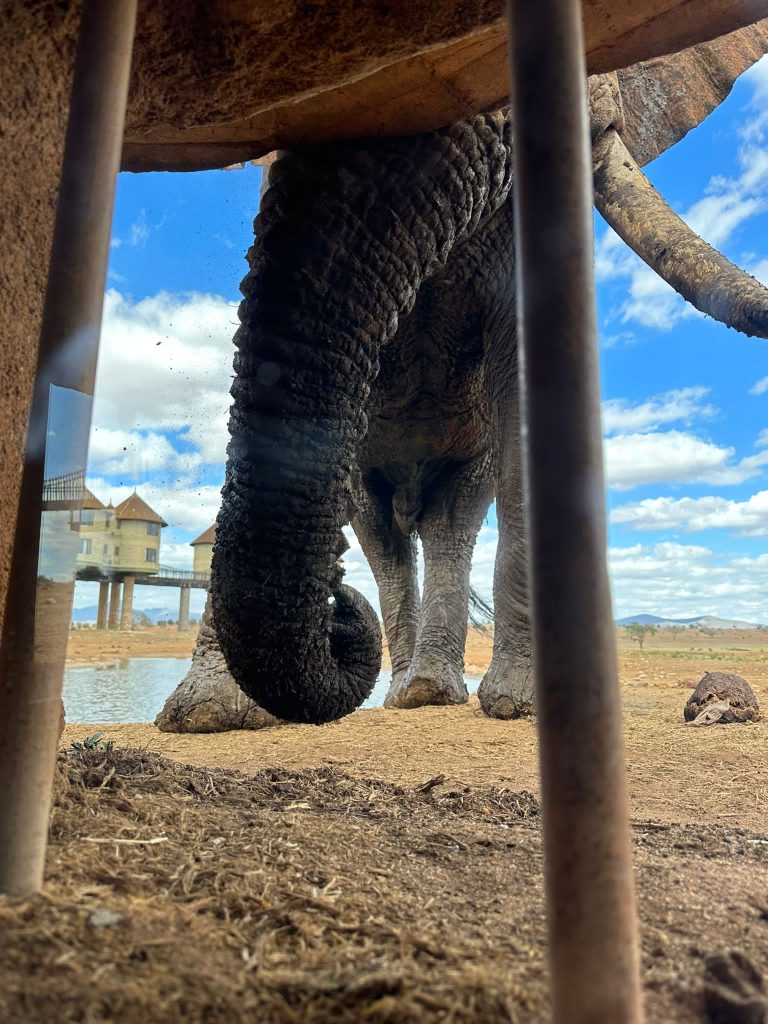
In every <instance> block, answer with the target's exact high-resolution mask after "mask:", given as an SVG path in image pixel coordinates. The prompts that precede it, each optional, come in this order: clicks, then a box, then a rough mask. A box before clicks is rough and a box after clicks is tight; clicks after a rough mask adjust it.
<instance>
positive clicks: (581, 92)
mask: <svg viewBox="0 0 768 1024" xmlns="http://www.w3.org/2000/svg"><path fill="white" fill-rule="evenodd" d="M510 42H511V62H512V97H513V99H512V102H513V113H514V171H515V217H516V250H517V268H518V270H517V278H518V304H519V305H518V309H519V316H518V324H519V330H520V344H521V353H522V360H521V361H522V364H523V373H522V381H523V383H522V402H523V423H524V428H523V433H524V447H525V466H526V482H527V520H528V535H529V544H530V562H529V573H530V583H531V607H532V616H533V647H534V664H535V671H536V695H537V696H536V699H537V715H538V727H539V737H540V763H541V792H542V811H543V823H544V850H545V879H546V894H547V914H548V926H549V944H550V970H551V979H552V995H553V1007H554V1020H555V1021H556V1024H596V1022H598V1021H600V1022H603V1021H605V1022H608V1021H610V1022H611V1024H639V1022H640V1021H641V1020H642V1016H643V1014H642V1005H641V989H640V982H639V956H638V943H637V922H636V912H635V897H634V887H633V879H632V859H631V841H630V829H629V812H628V801H627V792H626V768H625V761H624V746H623V737H622V728H621V703H620V695H619V686H618V673H617V661H616V650H615V638H614V627H613V615H612V610H611V595H610V589H609V584H608V573H607V567H606V531H605V496H604V489H603V463H602V439H601V429H600V404H599V379H598V359H597V328H596V315H595V297H594V279H593V229H592V223H593V220H592V218H593V211H592V184H591V182H592V176H591V168H590V141H589V126H588V121H587V102H586V67H585V59H584V40H583V31H582V24H581V3H579V2H578V0H537V2H536V3H531V2H530V0H510Z"/></svg>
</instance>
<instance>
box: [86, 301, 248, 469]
mask: <svg viewBox="0 0 768 1024" xmlns="http://www.w3.org/2000/svg"><path fill="white" fill-rule="evenodd" d="M236 326H237V312H236V304H235V303H230V302H227V301H226V300H225V299H223V298H220V297H219V296H215V295H200V294H194V293H192V294H188V295H171V294H168V293H164V292H161V293H159V294H157V295H154V296H150V297H148V298H145V299H142V300H141V301H139V302H132V301H131V300H130V299H129V298H126V297H125V296H123V295H121V294H120V293H119V292H117V291H115V290H109V291H108V292H107V295H106V300H105V308H104V320H103V327H102V345H101V354H100V358H99V367H98V374H97V380H96V401H95V403H94V415H93V419H94V429H93V431H92V434H91V452H92V465H93V468H94V469H97V470H99V471H100V472H120V473H123V474H129V473H131V472H133V475H134V476H137V475H141V474H143V473H144V472H146V471H147V470H149V469H152V468H154V467H156V466H159V465H161V464H162V465H163V466H164V467H165V468H167V469H168V470H169V471H173V470H174V469H177V468H186V469H187V470H189V471H191V470H192V469H193V468H194V467H195V466H196V465H219V464H221V465H223V463H224V460H225V451H226V445H227V440H228V433H227V421H228V417H229V406H230V398H229V387H230V384H231V379H232V355H233V352H234V349H233V345H232V335H233V333H234V330H235V328H236ZM164 434H170V435H171V436H170V437H163V436H162V435H164ZM121 439H122V443H121ZM110 447H111V449H112V463H111V464H110ZM123 449H125V451H124V450H123ZM171 449H172V450H173V451H175V452H176V454H175V455H171V453H170V450H171ZM105 467H108V468H105Z"/></svg>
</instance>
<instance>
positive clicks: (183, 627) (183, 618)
mask: <svg viewBox="0 0 768 1024" xmlns="http://www.w3.org/2000/svg"><path fill="white" fill-rule="evenodd" d="M179 590H180V593H179V627H178V628H179V632H180V633H185V632H186V631H187V630H188V629H189V587H180V588H179Z"/></svg>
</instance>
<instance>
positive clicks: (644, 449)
mask: <svg viewBox="0 0 768 1024" xmlns="http://www.w3.org/2000/svg"><path fill="white" fill-rule="evenodd" d="M604 451H605V462H606V483H607V485H608V486H609V487H613V488H614V489H616V490H619V491H625V490H629V489H630V488H632V487H637V486H639V485H641V484H654V483H709V484H721V485H724V486H726V485H733V484H739V483H743V481H745V480H748V479H749V478H750V477H753V476H755V475H757V474H758V473H759V472H760V470H761V469H762V467H763V466H764V465H766V464H768V451H765V452H759V453H758V454H757V455H750V456H747V457H746V458H744V459H741V461H739V462H736V463H734V462H732V461H731V459H732V458H733V455H734V450H733V448H724V447H722V446H720V445H717V444H713V443H712V442H710V441H703V440H702V439H701V438H698V437H695V436H694V435H693V434H689V433H685V432H683V431H679V430H667V431H659V432H657V433H649V434H638V433H633V434H618V435H617V436H615V437H609V438H608V439H607V440H606V441H605V447H604Z"/></svg>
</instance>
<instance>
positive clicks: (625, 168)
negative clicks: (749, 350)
mask: <svg viewBox="0 0 768 1024" xmlns="http://www.w3.org/2000/svg"><path fill="white" fill-rule="evenodd" d="M592 152H593V170H594V182H595V205H596V206H597V208H598V210H599V211H600V213H601V214H602V215H603V217H604V218H605V219H606V221H607V222H608V223H609V224H610V225H611V227H612V228H613V229H614V231H615V232H616V233H617V234H618V235H620V236H621V238H623V239H624V241H625V242H626V243H627V245H629V246H630V248H631V249H633V250H634V251H635V252H636V253H637V255H638V256H639V257H640V258H641V259H642V260H644V261H645V262H646V263H647V264H648V266H649V267H651V268H652V269H653V270H655V271H656V273H657V274H659V276H660V277H662V278H663V279H664V280H665V281H666V282H667V283H668V284H670V285H671V286H672V287H673V288H674V289H675V291H677V292H679V293H680V295H682V296H683V298H685V299H687V300H688V301H689V302H691V303H692V304H693V305H694V306H696V308H697V309H700V310H701V312H702V313H707V314H708V315H709V316H711V317H714V319H715V320H719V321H720V322H721V323H724V324H726V325H727V326H728V327H734V328H735V329H736V330H737V331H741V332H742V333H743V334H749V335H752V336H754V337H758V338H768V289H766V288H764V287H763V285H761V284H760V283H759V281H756V280H755V278H754V277H750V275H749V274H747V273H746V272H745V271H743V270H741V269H740V268H739V267H737V266H735V265H734V264H733V263H731V261H730V260H728V259H726V258H725V256H723V255H722V254H721V253H719V252H718V251H717V250H716V249H713V248H712V246H711V245H709V244H708V243H707V242H705V241H704V240H703V239H701V238H700V237H699V236H698V235H697V234H696V233H695V232H694V231H692V230H691V228H689V227H688V225H687V224H686V223H685V222H684V221H683V220H681V218H680V217H678V215H677V214H676V213H675V212H674V211H673V210H672V209H671V208H670V207H669V206H668V205H667V203H666V202H665V201H664V199H663V198H662V197H661V196H660V195H659V193H658V192H657V191H656V189H655V188H654V187H653V185H652V184H651V183H650V181H649V180H648V179H647V178H646V176H645V175H644V174H643V172H642V171H641V170H640V168H639V167H638V165H637V164H636V163H635V161H634V159H633V158H632V156H631V154H630V152H629V150H628V149H627V148H626V146H625V145H624V143H623V142H622V141H621V139H620V138H619V136H618V134H617V132H616V131H615V130H614V129H612V128H611V129H609V130H608V131H606V132H605V133H604V135H603V136H602V137H601V138H600V139H598V140H597V142H595V143H594V145H593V149H592Z"/></svg>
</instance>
